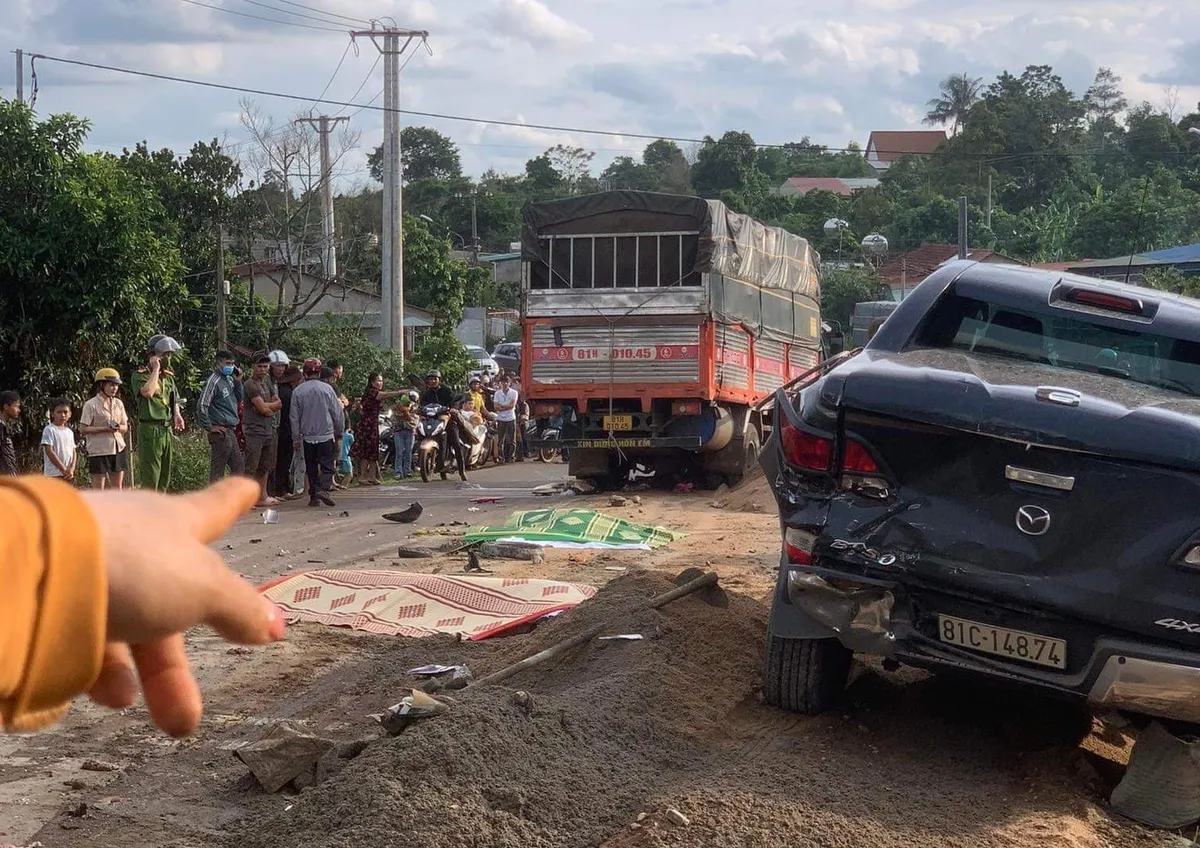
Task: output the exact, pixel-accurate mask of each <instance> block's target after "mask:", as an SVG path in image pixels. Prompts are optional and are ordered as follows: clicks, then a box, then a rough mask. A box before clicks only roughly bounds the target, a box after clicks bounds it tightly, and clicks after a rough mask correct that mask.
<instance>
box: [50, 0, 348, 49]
mask: <svg viewBox="0 0 1200 848" xmlns="http://www.w3.org/2000/svg"><path fill="white" fill-rule="evenodd" d="M179 2H180V3H187V4H188V5H189V6H199V7H200V8H202V9H211V10H212V11H214V12H225V13H226V14H228V15H237V16H238V17H241V18H252V19H253V20H256V21H266V22H267V23H269V24H282V25H283V26H294V27H301V28H303V29H316V30H321V31H322V32H345V30H341V29H334V28H333V27H324V26H317V25H316V24H302V23H298V22H297V21H281V20H279V19H278V18H267V17H263V16H262V15H252V14H250V13H249V12H239V11H237V10H236V9H226V8H225V7H223V6H213V5H211V4H209V3H201V2H200V0H179ZM43 58H45V59H49V58H50V57H49V56H45V57H43ZM81 64H82V63H81Z"/></svg>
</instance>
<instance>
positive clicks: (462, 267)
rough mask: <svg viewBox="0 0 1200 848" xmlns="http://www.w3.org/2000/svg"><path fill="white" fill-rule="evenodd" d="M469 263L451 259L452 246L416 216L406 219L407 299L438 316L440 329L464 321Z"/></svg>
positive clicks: (453, 326)
mask: <svg viewBox="0 0 1200 848" xmlns="http://www.w3.org/2000/svg"><path fill="white" fill-rule="evenodd" d="M466 292H467V263H465V262H461V261H458V260H454V259H451V258H450V244H449V242H447V241H446V240H445V239H441V238H438V237H437V236H435V235H434V234H433V233H432V232H430V228H429V227H428V226H426V224H425V222H424V221H422V220H421V219H420V218H418V217H416V216H415V215H405V216H404V299H405V301H406V302H407V303H411V304H412V305H413V306H418V307H420V308H422V309H427V310H429V311H430V312H433V313H435V314H436V315H437V316H438V317H437V326H439V327H445V328H449V329H451V330H452V329H453V328H455V327H457V326H458V324H459V322H460V321H462V315H463V307H464V303H465V300H466Z"/></svg>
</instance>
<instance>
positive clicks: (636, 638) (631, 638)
mask: <svg viewBox="0 0 1200 848" xmlns="http://www.w3.org/2000/svg"><path fill="white" fill-rule="evenodd" d="M645 638H646V637H645V636H643V635H642V634H641V633H621V634H618V635H616V636H597V637H596V641H597V642H614V641H622V642H640V641H641V640H643V639H645Z"/></svg>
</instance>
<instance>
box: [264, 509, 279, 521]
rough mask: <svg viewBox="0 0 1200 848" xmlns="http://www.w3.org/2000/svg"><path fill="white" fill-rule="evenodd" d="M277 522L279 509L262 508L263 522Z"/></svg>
mask: <svg viewBox="0 0 1200 848" xmlns="http://www.w3.org/2000/svg"><path fill="white" fill-rule="evenodd" d="M278 523H279V510H277V509H264V510H263V524H278Z"/></svg>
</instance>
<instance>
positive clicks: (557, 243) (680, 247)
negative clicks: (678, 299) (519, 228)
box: [538, 230, 700, 289]
mask: <svg viewBox="0 0 1200 848" xmlns="http://www.w3.org/2000/svg"><path fill="white" fill-rule="evenodd" d="M699 235H700V232H699V230H664V231H661V232H646V233H572V234H561V235H559V234H555V235H542V236H539V237H538V241H539V242H540V243H542V244H544V245H545V250H544V255H545V256H546V266H547V274H546V286H545V287H546V288H551V289H553V288H571V289H581V288H582V289H595V288H602V289H603V288H614V289H615V288H635V289H637V288H662V287H664V286H673V285H677V284H683V285H687V284H688V282H687V280H688V279H689V278H691V277H692V276H694V277H695V278H696V279H695V285H699V284H700V274H699V272H696V271H685V270H684V257H685V253H686V250H685V244H684V239H689V238H690V239H695V238H698V237H699ZM606 239H607V240H609V241H611V242H612V257H611V266H612V267H611V272H612V273H611V280H610V279H608V276H609V275H608V274H604V275H603V276H604V277H605V278H606V279H605V280H604V281H600V280H598V279H597V277H596V265H597V258H598V257H600V263H601V265H602V266H603V265H604V264H607V263H608V262H609V257H608V256H607V255H606V254H607V253H608V245H607V244H603V245H601V246H600V248H599V250H598V249H597V242H603V241H604V240H606ZM630 240H632V241H633V244H632V250H630V247H631V246H630V245H629V241H630ZM664 240H666V244H667V256H665V257H664V253H663V244H664ZM644 242H645V243H646V244H645V248H646V255H645V259H646V260H647V262H649V261H650V259H649V257H650V253H651V252H653V256H654V258H653V262H654V274H653V279H652V280H651V279H644V278H643V274H642V261H643V243H644ZM564 243H565V244H564ZM672 248H673V249H672ZM564 249H565V250H566V251H567V257H568V259H567V261H566V263H565V264H566V268H564V269H562V270H560V269H559V268H558V267H557V266H558V265H562V264H563V260H562V259H561V256H562V251H563V250H564ZM556 252H557V253H558V255H559V257H560V259H559V260H558V262H556V261H555V253H556ZM581 253H582V254H583V255H582V256H580V254H581ZM672 253H673V254H674V255H673V256H671V255H670V254H672ZM622 257H624V258H625V261H624V262H622V261H621V258H622ZM629 258H632V260H633V262H632V270H633V275H632V276H633V284H632V286H630V285H629V279H628V277H629V274H628V271H629V268H630V263H629ZM664 259H665V260H666V261H665V262H664ZM671 260H674V261H671ZM664 265H666V266H668V267H666V268H665V270H666V272H667V279H666V281H665V282H664V279H663V271H664ZM602 270H604V271H606V270H608V269H604V268H602ZM618 271H624V272H625V273H623V274H621V275H618ZM619 276H620V277H621V278H622V279H621V280H620V282H618V277H619ZM647 276H648V275H647Z"/></svg>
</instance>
